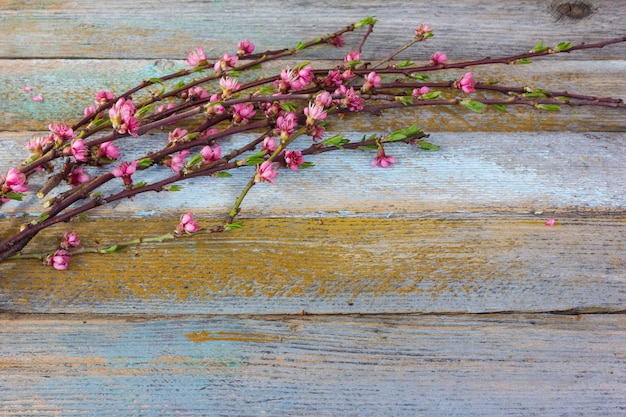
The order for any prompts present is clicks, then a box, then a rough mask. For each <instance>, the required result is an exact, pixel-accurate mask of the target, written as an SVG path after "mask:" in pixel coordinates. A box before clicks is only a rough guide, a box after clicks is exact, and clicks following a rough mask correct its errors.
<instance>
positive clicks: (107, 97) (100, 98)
mask: <svg viewBox="0 0 626 417" xmlns="http://www.w3.org/2000/svg"><path fill="white" fill-rule="evenodd" d="M114 98H115V94H113V93H111V92H109V91H104V90H100V91H98V93H96V99H95V100H94V102H95V103H96V106H101V105H103V104H104V103H106V102H107V101H111V100H113V99H114Z"/></svg>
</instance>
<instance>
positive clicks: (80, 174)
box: [67, 167, 91, 187]
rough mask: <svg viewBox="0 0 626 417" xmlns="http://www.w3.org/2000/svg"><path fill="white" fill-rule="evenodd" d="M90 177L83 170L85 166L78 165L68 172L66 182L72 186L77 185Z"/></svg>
mask: <svg viewBox="0 0 626 417" xmlns="http://www.w3.org/2000/svg"><path fill="white" fill-rule="evenodd" d="M90 179H91V177H90V176H89V174H87V173H86V172H85V168H83V167H80V168H76V169H74V170H73V171H72V172H70V174H69V175H68V177H67V183H68V184H70V185H71V186H72V187H76V186H77V185H80V184H84V183H86V182H87V181H89V180H90Z"/></svg>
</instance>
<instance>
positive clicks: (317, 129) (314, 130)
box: [307, 125, 326, 141]
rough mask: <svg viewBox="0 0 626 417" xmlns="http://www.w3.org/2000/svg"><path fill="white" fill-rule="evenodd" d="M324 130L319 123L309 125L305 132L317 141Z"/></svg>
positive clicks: (322, 135) (321, 136) (320, 138)
mask: <svg viewBox="0 0 626 417" xmlns="http://www.w3.org/2000/svg"><path fill="white" fill-rule="evenodd" d="M325 131H326V130H325V129H324V127H323V126H320V125H314V126H311V127H309V129H308V130H307V134H309V135H311V138H312V139H313V140H314V141H318V140H322V138H323V137H324V132H325Z"/></svg>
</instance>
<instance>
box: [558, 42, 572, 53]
mask: <svg viewBox="0 0 626 417" xmlns="http://www.w3.org/2000/svg"><path fill="white" fill-rule="evenodd" d="M570 49H572V43H571V42H560V43H559V44H558V45H557V46H556V48H555V51H556V52H565V51H569V50H570Z"/></svg>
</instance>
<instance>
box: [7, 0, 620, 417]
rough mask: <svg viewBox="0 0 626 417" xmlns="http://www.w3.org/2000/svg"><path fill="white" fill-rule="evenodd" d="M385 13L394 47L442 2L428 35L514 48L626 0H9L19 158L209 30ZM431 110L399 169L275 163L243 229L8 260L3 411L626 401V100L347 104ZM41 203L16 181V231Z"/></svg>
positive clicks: (118, 213)
mask: <svg viewBox="0 0 626 417" xmlns="http://www.w3.org/2000/svg"><path fill="white" fill-rule="evenodd" d="M366 16H375V17H376V18H377V19H379V24H378V25H377V26H376V29H375V32H374V34H373V35H372V37H371V39H370V41H369V42H368V44H367V46H366V48H365V49H364V55H366V56H367V57H369V58H371V59H380V58H383V57H384V56H385V55H386V53H388V52H389V51H390V50H391V49H392V48H393V47H394V46H398V45H401V44H402V43H403V42H404V41H406V40H407V39H408V38H410V37H411V36H412V30H413V28H414V27H417V26H418V25H419V24H420V23H423V22H428V23H430V24H431V26H432V27H433V29H434V31H435V34H436V36H435V37H434V38H433V39H430V40H429V41H428V42H427V43H426V44H422V45H419V47H418V48H414V49H412V50H411V51H409V52H407V53H405V54H404V55H403V57H405V58H409V57H410V58H411V59H413V60H427V59H428V57H429V56H430V54H431V53H432V52H434V51H436V50H443V51H445V52H446V53H447V54H448V57H449V59H450V60H453V61H454V60H461V59H467V58H482V57H484V56H494V57H495V56H499V55H507V54H511V53H515V52H521V51H526V50H528V49H530V48H532V46H534V45H535V44H536V43H537V42H538V41H539V40H543V41H544V42H545V43H546V44H548V45H554V44H556V43H558V42H562V41H571V42H573V43H578V42H580V41H584V42H597V41H601V40H606V39H609V38H613V37H617V36H623V35H624V34H625V33H624V32H625V29H626V27H625V25H624V22H625V21H626V6H625V4H624V2H623V1H621V0H588V1H584V2H582V1H575V2H566V1H561V2H560V1H555V2H550V1H540V0H510V1H507V2H501V1H496V0H487V1H484V0H480V1H479V0H469V1H460V0H446V1H443V2H428V1H414V2H389V1H387V2H383V1H378V0H370V1H367V0H363V1H350V2H341V1H339V2H328V1H324V2H281V1H273V0H266V1H263V2H260V1H259V2H257V1H228V0H226V1H192V0H187V1H172V2H157V1H148V0H142V1H133V2H129V1H121V0H116V1H108V2H90V1H73V2H70V1H61V0H49V1H35V0H30V1H17V0H16V1H13V0H5V1H2V2H0V97H2V98H3V99H2V100H0V172H2V173H4V172H5V171H6V170H7V169H8V168H9V167H10V166H13V165H14V164H15V160H16V158H17V159H18V160H21V159H23V158H25V157H26V156H27V154H26V150H25V148H24V145H25V143H26V142H27V140H29V139H30V138H31V137H32V136H34V135H37V134H40V133H42V132H44V131H46V130H47V125H48V123H50V122H51V121H67V122H70V121H74V120H77V118H78V117H79V116H80V114H81V113H82V108H83V107H85V106H86V105H87V104H89V102H90V101H91V97H93V96H94V95H95V93H96V92H97V91H99V90H100V89H107V90H113V91H116V92H121V91H123V90H125V89H126V88H128V87H130V86H133V85H135V84H136V83H137V82H138V81H140V80H142V79H145V78H149V77H154V76H159V75H163V74H166V73H169V72H172V71H173V70H175V69H178V68H182V67H183V66H184V58H185V57H186V53H187V51H189V50H191V49H193V48H195V47H196V46H199V45H202V46H204V48H205V50H206V51H207V53H208V55H209V56H210V59H214V58H218V57H219V56H221V55H222V53H223V51H225V50H230V51H232V50H233V48H234V46H235V45H236V43H237V42H238V41H240V40H242V39H244V38H248V39H250V40H252V41H253V42H255V43H256V45H257V48H258V49H259V50H265V49H278V48H282V47H285V46H294V45H295V44H297V42H298V41H301V40H306V39H310V38H313V37H316V36H318V35H320V34H324V33H328V32H332V31H335V30H337V29H339V28H341V27H343V26H345V25H347V24H349V23H352V22H354V21H358V20H360V19H362V18H363V17H366ZM353 39H355V41H358V38H356V37H355V38H353ZM345 51H346V50H342V51H337V50H329V49H316V50H314V51H311V52H307V53H306V54H304V55H303V56H302V57H298V59H296V60H294V61H291V62H290V63H291V64H295V63H299V62H301V61H302V60H304V59H307V60H315V61H316V62H317V61H324V62H330V60H333V59H340V58H341V57H342V56H343V55H344V54H345ZM625 57H626V45H623V44H622V45H615V46H611V47H607V48H605V49H602V50H594V51H588V52H577V53H571V54H559V55H558V56H555V57H552V58H550V59H543V60H537V61H535V63H533V64H532V65H526V66H514V67H509V66H499V67H492V68H483V67H480V68H476V69H475V74H476V77H477V78H478V79H480V80H496V79H499V80H501V81H502V82H504V81H505V80H506V82H507V83H508V84H515V85H529V86H532V87H537V88H542V87H543V88H548V87H551V86H552V87H555V89H566V90H569V91H576V92H580V93H583V94H585V93H587V94H596V95H600V96H614V97H620V98H623V99H624V98H626V77H625V74H626V60H625ZM277 68H280V67H278V66H276V67H271V66H270V67H268V69H267V70H268V71H273V70H275V69H277ZM456 75H457V73H454V72H451V73H450V74H449V76H450V77H453V76H456ZM25 85H29V86H31V87H32V88H33V90H32V92H30V93H27V92H25V91H24V90H23V87H24V86H25ZM557 87H558V88H557ZM36 94H41V95H42V96H43V98H44V100H43V101H42V102H35V101H33V100H32V99H31V98H32V96H33V95H36ZM415 121H417V122H418V123H419V124H420V126H421V127H422V128H423V129H424V130H426V131H428V132H429V133H431V141H432V142H434V143H436V144H438V145H440V146H441V147H442V149H441V151H438V152H420V151H417V150H415V149H412V148H408V147H404V148H403V147H401V146H400V147H398V148H397V150H394V152H393V154H394V155H395V156H396V157H397V158H398V160H399V163H398V164H396V165H395V166H394V167H393V168H391V169H388V170H382V169H372V168H370V167H369V161H370V159H371V155H369V154H365V153H358V152H355V153H350V154H348V155H347V156H346V154H340V153H329V154H325V155H322V156H319V157H317V158H316V159H315V160H314V161H313V162H315V163H316V167H314V168H311V169H310V170H309V171H308V172H305V173H300V172H296V173H287V172H284V173H281V175H280V177H279V178H278V185H277V186H270V185H265V184H263V185H261V186H258V187H255V188H254V189H253V191H252V193H251V195H250V196H249V198H248V199H246V201H245V203H244V207H243V210H244V211H243V213H242V214H243V217H244V218H245V227H244V228H243V229H241V230H237V231H234V232H229V233H225V234H218V235H211V236H206V235H205V236H199V237H198V238H194V239H184V240H179V241H176V242H174V243H171V244H166V245H143V246H139V247H133V248H130V249H128V250H126V251H124V252H122V253H118V254H115V255H113V256H106V257H103V256H95V255H87V256H83V257H81V258H78V259H76V260H75V262H74V263H73V264H72V265H71V269H70V270H68V271H66V272H60V271H54V270H52V269H51V268H46V267H43V266H41V265H40V264H39V263H38V262H35V261H21V262H6V263H3V264H0V414H2V415H6V416H23V415H37V416H39V415H42V416H43V415H46V416H65V415H137V416H139V415H155V416H156V415H174V414H176V415H211V416H217V415H232V416H258V415H276V416H278V415H280V416H283V415H316V416H339V415H346V416H364V415H372V416H392V415H394V416H395V415H397V416H453V415H459V416H470V415H478V416H529V415H541V416H553V415H567V416H574V415H577V416H592V415H597V416H623V415H624V413H626V339H625V338H626V316H625V315H624V313H625V312H626V291H625V289H626V250H625V247H624V236H625V234H626V233H625V232H626V217H625V208H626V193H625V192H624V190H625V186H626V150H625V148H624V146H625V145H626V133H625V132H626V113H625V112H624V111H617V110H612V109H590V108H584V109H583V108H577V109H564V110H563V111H561V112H560V113H557V114H553V113H538V112H535V111H530V110H524V109H515V110H513V111H511V112H509V113H507V114H505V115H502V114H496V113H495V112H494V113H487V114H484V115H475V114H470V113H469V112H468V111H464V110H461V109H436V110H435V109H430V110H419V111H416V112H409V111H407V112H404V111H403V112H398V113H393V112H389V113H388V114H387V115H386V116H385V117H383V118H375V117H369V116H364V117H360V118H358V119H346V120H344V121H343V122H339V123H336V124H334V125H333V127H332V129H333V131H334V132H337V133H343V134H345V135H347V136H350V137H360V136H362V135H363V134H364V133H367V134H370V133H375V132H384V131H391V130H394V129H398V128H401V127H405V126H407V124H411V123H413V122H415ZM165 135H166V134H165V133H164V134H162V135H160V134H156V135H153V136H151V137H150V138H142V139H140V140H137V141H136V142H133V143H132V144H129V145H128V146H127V149H125V150H126V151H128V152H136V154H138V155H140V154H141V152H142V151H145V150H146V149H151V147H152V146H154V143H158V142H160V141H162V140H163V139H164V137H165ZM247 138H249V137H245V136H244V137H240V138H233V139H232V144H233V145H236V144H237V143H239V142H241V141H244V140H246V139H247ZM224 147H227V145H225V146H224ZM248 176H249V173H244V172H242V173H235V175H234V176H233V177H232V178H230V179H227V180H220V181H205V180H194V181H190V182H189V183H188V184H185V187H186V188H185V189H186V190H187V193H186V194H181V193H178V194H175V193H172V195H169V196H162V195H159V196H157V197H150V196H146V197H144V196H142V197H140V198H137V199H135V200H134V201H133V202H123V203H120V204H118V205H116V206H114V207H105V208H102V209H100V210H98V211H97V212H96V213H94V214H93V215H90V216H89V218H88V220H86V221H83V222H79V223H75V224H72V225H71V227H72V228H73V229H75V230H77V231H78V232H79V234H80V236H81V237H82V238H83V240H84V241H86V242H91V243H92V244H94V242H116V241H120V240H128V239H132V238H135V237H137V236H140V235H150V234H154V233H157V232H162V231H163V230H167V229H168V228H173V227H174V226H175V224H176V223H177V216H179V215H180V213H182V212H186V211H194V212H195V213H197V214H198V215H199V216H200V217H201V218H202V219H203V221H204V222H206V224H211V223H215V222H218V221H219V219H221V218H224V215H225V214H226V213H227V212H228V210H229V208H230V206H231V205H232V202H233V201H234V198H235V197H236V195H237V194H238V192H239V190H240V189H241V188H242V187H243V185H244V184H245V183H246V181H247V179H248ZM43 180H44V179H43V178H41V179H39V180H38V181H43ZM33 181H35V180H33ZM35 183H36V181H35ZM39 204H40V202H38V201H36V200H35V199H31V198H29V199H26V200H25V201H24V202H23V203H20V204H16V203H10V204H7V205H4V206H3V207H2V208H1V210H2V212H1V213H0V215H1V219H0V225H1V227H2V234H3V235H6V234H8V233H9V232H10V231H11V230H15V228H16V227H18V225H19V224H20V223H22V222H24V221H25V219H26V220H27V219H29V218H31V217H32V216H36V215H37V214H38V213H40V212H41V211H42V208H41V206H40V205H39ZM549 217H555V218H556V225H555V226H553V227H546V226H545V225H544V223H545V221H546V220H547V219H548V218H549ZM64 227H68V226H67V225H66V226H64ZM62 230H65V229H64V228H56V229H55V230H54V231H50V232H46V233H44V234H43V235H42V236H41V237H40V238H38V239H37V242H36V243H35V246H34V247H35V248H41V249H42V248H45V247H46V246H48V247H49V246H50V245H52V244H54V242H56V239H57V237H58V233H59V232H60V231H62ZM304 313H307V314H304Z"/></svg>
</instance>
